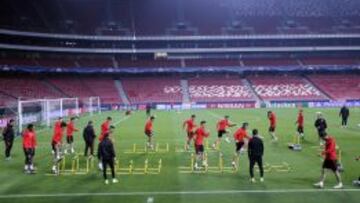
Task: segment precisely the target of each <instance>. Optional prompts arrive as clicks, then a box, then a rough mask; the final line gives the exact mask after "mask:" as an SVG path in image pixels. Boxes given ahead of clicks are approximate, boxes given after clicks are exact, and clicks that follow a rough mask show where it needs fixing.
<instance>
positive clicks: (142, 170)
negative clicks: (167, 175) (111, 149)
mask: <svg viewBox="0 0 360 203" xmlns="http://www.w3.org/2000/svg"><path fill="white" fill-rule="evenodd" d="M161 168H162V159H159V161H158V164H157V166H155V167H150V165H149V160H148V159H145V161H144V165H143V167H139V168H137V167H135V164H134V161H133V160H130V161H129V163H128V166H127V167H122V165H121V164H120V161H119V160H116V161H115V170H116V174H118V175H158V174H160V173H161Z"/></svg>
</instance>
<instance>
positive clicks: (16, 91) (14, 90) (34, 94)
mask: <svg viewBox="0 0 360 203" xmlns="http://www.w3.org/2000/svg"><path fill="white" fill-rule="evenodd" d="M0 87H1V91H2V92H4V93H6V94H7V95H11V96H13V97H15V98H18V99H39V98H58V97H63V95H62V94H61V93H60V92H58V91H56V90H55V89H52V88H50V87H49V86H47V85H46V84H45V83H44V81H41V80H40V79H37V78H36V77H33V76H31V77H27V76H21V77H1V79H0ZM5 99H10V97H6V98H5Z"/></svg>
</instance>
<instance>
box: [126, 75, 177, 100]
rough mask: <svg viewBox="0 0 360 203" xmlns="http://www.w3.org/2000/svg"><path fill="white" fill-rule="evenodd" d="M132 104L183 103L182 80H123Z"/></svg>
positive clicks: (150, 78) (163, 78) (141, 78)
mask: <svg viewBox="0 0 360 203" xmlns="http://www.w3.org/2000/svg"><path fill="white" fill-rule="evenodd" d="M121 82H122V85H123V88H124V90H125V92H126V93H127V96H128V98H129V101H130V103H132V104H138V103H151V102H160V103H161V102H170V103H175V102H182V93H181V88H180V78H177V77H175V78H168V77H156V78H155V77H138V78H126V79H125V78H124V79H121Z"/></svg>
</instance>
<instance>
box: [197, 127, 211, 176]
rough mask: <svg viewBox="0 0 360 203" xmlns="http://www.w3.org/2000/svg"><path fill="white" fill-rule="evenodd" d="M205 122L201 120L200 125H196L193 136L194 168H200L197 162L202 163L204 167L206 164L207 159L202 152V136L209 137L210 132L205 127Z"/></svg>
mask: <svg viewBox="0 0 360 203" xmlns="http://www.w3.org/2000/svg"><path fill="white" fill-rule="evenodd" d="M205 124H206V121H201V122H200V127H198V128H197V129H196V130H195V138H194V141H195V153H196V160H195V165H194V168H195V170H197V169H199V168H200V167H199V164H198V162H200V163H202V165H203V166H204V167H206V166H207V161H206V159H205V154H204V138H207V137H209V135H210V133H209V132H208V131H207V130H206V129H205Z"/></svg>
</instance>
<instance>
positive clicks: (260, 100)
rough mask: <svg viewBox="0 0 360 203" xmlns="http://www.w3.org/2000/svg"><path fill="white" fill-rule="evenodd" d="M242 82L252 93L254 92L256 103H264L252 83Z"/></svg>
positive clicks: (244, 80)
mask: <svg viewBox="0 0 360 203" xmlns="http://www.w3.org/2000/svg"><path fill="white" fill-rule="evenodd" d="M241 82H242V84H243V85H246V86H248V87H249V89H250V91H251V92H252V94H253V96H254V98H255V100H256V103H262V102H263V100H262V99H261V98H260V97H259V95H258V94H257V93H256V91H255V90H254V88H253V86H252V84H251V82H250V81H249V80H248V79H242V80H241Z"/></svg>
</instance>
